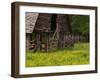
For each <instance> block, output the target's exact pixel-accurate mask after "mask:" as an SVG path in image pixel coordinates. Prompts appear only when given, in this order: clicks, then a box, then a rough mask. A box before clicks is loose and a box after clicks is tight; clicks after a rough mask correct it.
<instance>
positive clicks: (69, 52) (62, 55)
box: [26, 43, 89, 67]
mask: <svg viewBox="0 0 100 80" xmlns="http://www.w3.org/2000/svg"><path fill="white" fill-rule="evenodd" d="M82 64H89V43H76V44H74V47H71V48H65V49H62V50H56V51H52V52H35V53H34V52H26V67H35V66H38V67H39V66H62V65H82Z"/></svg>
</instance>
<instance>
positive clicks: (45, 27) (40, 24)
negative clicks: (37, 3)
mask: <svg viewBox="0 0 100 80" xmlns="http://www.w3.org/2000/svg"><path fill="white" fill-rule="evenodd" d="M51 17H52V14H47V13H40V14H39V17H38V19H37V21H36V24H35V28H34V31H42V32H48V31H50V26H51Z"/></svg>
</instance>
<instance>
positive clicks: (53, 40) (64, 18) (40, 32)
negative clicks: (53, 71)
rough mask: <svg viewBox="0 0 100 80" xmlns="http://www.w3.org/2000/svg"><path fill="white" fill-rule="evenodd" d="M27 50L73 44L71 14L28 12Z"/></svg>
mask: <svg viewBox="0 0 100 80" xmlns="http://www.w3.org/2000/svg"><path fill="white" fill-rule="evenodd" d="M25 20H26V50H32V51H53V50H56V49H62V48H65V47H70V46H72V45H73V37H72V35H71V34H70V33H71V31H72V30H71V25H70V20H69V16H68V15H65V14H47V13H32V12H27V13H26V17H25Z"/></svg>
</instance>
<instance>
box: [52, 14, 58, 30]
mask: <svg viewBox="0 0 100 80" xmlns="http://www.w3.org/2000/svg"><path fill="white" fill-rule="evenodd" d="M56 18H57V14H53V15H52V18H51V31H55V30H56V26H57V25H56Z"/></svg>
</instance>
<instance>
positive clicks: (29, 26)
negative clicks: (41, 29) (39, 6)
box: [25, 12, 39, 33]
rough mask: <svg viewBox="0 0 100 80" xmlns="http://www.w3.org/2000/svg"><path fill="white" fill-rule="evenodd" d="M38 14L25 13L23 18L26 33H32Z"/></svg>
mask: <svg viewBox="0 0 100 80" xmlns="http://www.w3.org/2000/svg"><path fill="white" fill-rule="evenodd" d="M38 15H39V13H33V12H27V13H26V16H25V20H26V21H25V24H26V25H25V27H26V33H32V32H33V30H34V27H35V23H36V21H37V18H38Z"/></svg>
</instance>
